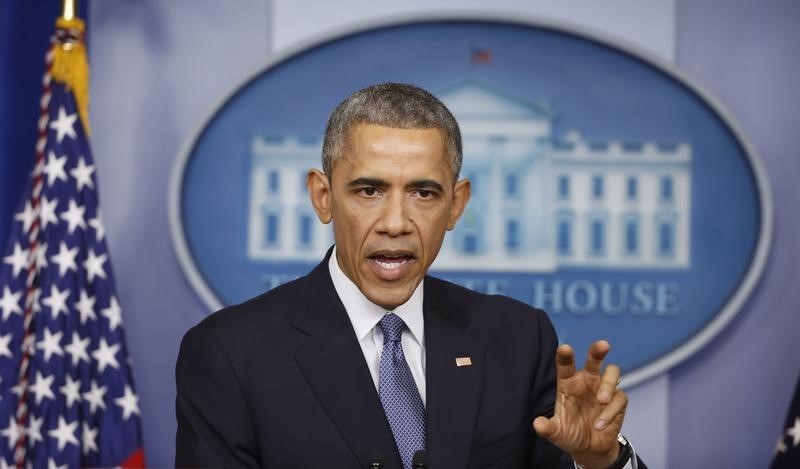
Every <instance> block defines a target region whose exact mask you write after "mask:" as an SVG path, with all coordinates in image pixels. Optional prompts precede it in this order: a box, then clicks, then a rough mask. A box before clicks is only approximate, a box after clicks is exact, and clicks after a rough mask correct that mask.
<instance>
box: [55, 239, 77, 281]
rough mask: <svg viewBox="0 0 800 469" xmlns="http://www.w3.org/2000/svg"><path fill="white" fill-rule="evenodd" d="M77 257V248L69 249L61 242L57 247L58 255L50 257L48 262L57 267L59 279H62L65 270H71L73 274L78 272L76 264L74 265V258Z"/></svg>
mask: <svg viewBox="0 0 800 469" xmlns="http://www.w3.org/2000/svg"><path fill="white" fill-rule="evenodd" d="M77 255H78V248H77V247H74V248H72V249H69V248H68V247H67V243H65V242H64V241H61V244H60V246H59V247H58V254H56V255H55V256H50V260H51V261H53V262H54V263H55V264H57V265H58V275H59V277H62V278H63V277H64V274H65V273H67V270H71V271H73V272H77V271H78V264H76V263H75V257H76V256H77Z"/></svg>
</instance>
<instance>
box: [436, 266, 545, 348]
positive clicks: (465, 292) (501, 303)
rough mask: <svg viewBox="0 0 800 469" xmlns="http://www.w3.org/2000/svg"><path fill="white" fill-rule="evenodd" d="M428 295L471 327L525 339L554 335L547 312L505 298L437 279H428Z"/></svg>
mask: <svg viewBox="0 0 800 469" xmlns="http://www.w3.org/2000/svg"><path fill="white" fill-rule="evenodd" d="M425 295H426V297H427V296H428V295H430V296H431V297H433V301H436V302H438V303H439V304H440V305H442V308H453V309H454V310H456V311H458V314H462V315H465V316H466V318H465V319H466V320H468V321H469V323H470V325H471V326H472V327H473V328H474V327H478V328H484V329H491V330H501V331H504V333H505V334H510V335H515V332H519V333H520V334H521V335H526V336H527V337H530V336H529V335H527V334H530V333H531V332H537V334H538V333H540V332H542V331H544V332H545V333H546V334H548V335H554V333H553V327H552V324H551V323H550V319H549V317H548V316H547V313H545V312H544V311H543V310H541V309H539V308H535V307H533V306H531V305H529V304H527V303H523V302H522V301H519V300H516V299H514V298H511V297H508V296H504V295H488V294H485V293H480V292H476V291H473V290H470V289H468V288H464V287H462V286H460V285H457V284H454V283H451V282H448V281H446V280H442V279H438V278H435V277H427V278H426V283H425Z"/></svg>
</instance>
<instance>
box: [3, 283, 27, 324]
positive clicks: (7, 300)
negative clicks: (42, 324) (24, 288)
mask: <svg viewBox="0 0 800 469" xmlns="http://www.w3.org/2000/svg"><path fill="white" fill-rule="evenodd" d="M21 297H22V292H21V291H18V292H16V293H12V292H11V290H9V288H8V287H7V286H5V285H4V286H3V296H2V297H0V310H3V321H8V317H9V316H11V315H12V314H19V315H20V316H22V308H20V306H19V300H20V298H21Z"/></svg>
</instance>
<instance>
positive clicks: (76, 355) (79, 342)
mask: <svg viewBox="0 0 800 469" xmlns="http://www.w3.org/2000/svg"><path fill="white" fill-rule="evenodd" d="M88 348H89V338H88V337H86V338H84V339H81V336H80V335H78V333H77V332H73V333H72V342H70V343H69V344H67V345H66V346H64V350H66V351H67V353H68V354H69V355H70V357H72V366H78V362H80V361H81V360H83V361H85V362H87V363H88V362H89V354H88V353H87V352H86V351H87V350H88Z"/></svg>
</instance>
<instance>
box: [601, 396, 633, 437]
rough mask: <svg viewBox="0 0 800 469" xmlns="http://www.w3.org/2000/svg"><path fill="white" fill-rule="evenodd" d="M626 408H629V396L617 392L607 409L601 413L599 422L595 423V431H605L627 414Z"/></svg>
mask: <svg viewBox="0 0 800 469" xmlns="http://www.w3.org/2000/svg"><path fill="white" fill-rule="evenodd" d="M626 407H628V396H626V395H625V393H624V392H622V391H617V392H616V393H615V394H614V398H613V399H611V402H609V403H608V405H607V406H606V408H605V409H603V411H602V412H600V416H599V417H597V420H595V421H594V428H595V430H604V429H605V428H606V427H608V424H609V423H611V422H613V421H614V419H616V418H618V417H621V416H622V415H624V414H625V408H626Z"/></svg>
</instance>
